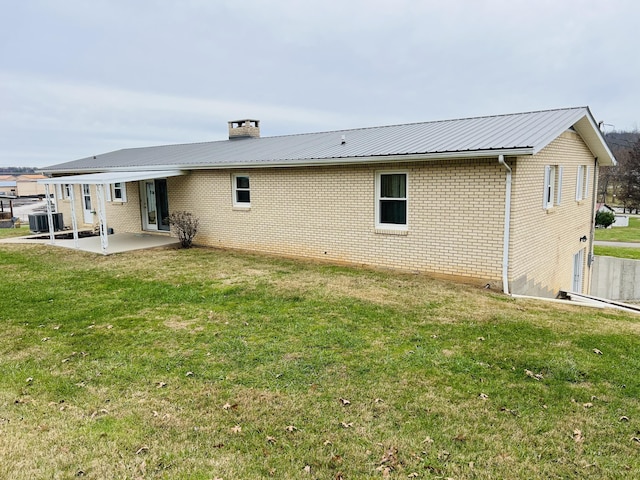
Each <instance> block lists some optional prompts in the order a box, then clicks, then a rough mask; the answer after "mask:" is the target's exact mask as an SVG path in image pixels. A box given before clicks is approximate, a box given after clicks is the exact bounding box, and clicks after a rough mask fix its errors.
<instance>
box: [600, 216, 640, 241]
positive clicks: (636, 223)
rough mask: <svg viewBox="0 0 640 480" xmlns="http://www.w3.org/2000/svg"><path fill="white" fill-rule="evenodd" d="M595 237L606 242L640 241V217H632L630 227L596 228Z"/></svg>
mask: <svg viewBox="0 0 640 480" xmlns="http://www.w3.org/2000/svg"><path fill="white" fill-rule="evenodd" d="M595 239H596V240H601V241H604V242H640V217H630V218H629V226H628V227H614V228H596V234H595Z"/></svg>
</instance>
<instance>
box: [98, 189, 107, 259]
mask: <svg viewBox="0 0 640 480" xmlns="http://www.w3.org/2000/svg"><path fill="white" fill-rule="evenodd" d="M96 194H97V196H98V208H97V210H98V223H99V227H100V245H101V247H102V254H103V255H106V254H107V247H108V246H109V238H108V237H107V215H106V205H105V198H104V185H102V184H98V185H96Z"/></svg>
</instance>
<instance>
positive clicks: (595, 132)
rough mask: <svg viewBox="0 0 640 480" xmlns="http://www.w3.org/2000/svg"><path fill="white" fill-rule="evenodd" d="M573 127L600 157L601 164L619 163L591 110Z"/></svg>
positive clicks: (613, 164) (596, 155)
mask: <svg viewBox="0 0 640 480" xmlns="http://www.w3.org/2000/svg"><path fill="white" fill-rule="evenodd" d="M573 128H575V130H576V132H578V134H579V135H580V136H581V137H582V139H583V140H584V142H585V143H586V144H587V146H588V147H589V150H591V152H592V153H593V155H594V156H595V157H597V158H598V163H599V164H600V165H601V166H615V165H617V164H618V162H617V161H616V157H614V155H613V153H612V152H611V150H610V149H609V146H608V145H607V142H606V141H605V139H604V136H603V135H602V132H601V131H600V128H599V127H598V125H597V124H596V122H595V120H594V118H593V116H592V115H591V112H589V115H585V116H584V117H583V118H581V119H580V120H578V121H577V122H576V123H575V124H574V126H573Z"/></svg>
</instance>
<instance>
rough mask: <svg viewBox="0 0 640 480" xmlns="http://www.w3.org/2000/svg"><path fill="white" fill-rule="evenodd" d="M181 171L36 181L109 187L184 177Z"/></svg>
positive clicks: (95, 175) (66, 177) (155, 171)
mask: <svg viewBox="0 0 640 480" xmlns="http://www.w3.org/2000/svg"><path fill="white" fill-rule="evenodd" d="M184 174H185V172H184V171H182V170H147V171H133V172H102V173H85V174H82V175H67V176H65V177H52V178H46V179H43V180H38V183H44V184H45V185H46V184H49V185H65V184H66V185H69V184H73V185H80V184H83V183H85V184H88V185H109V184H112V183H122V182H137V181H139V180H153V179H155V178H166V177H177V176H178V175H184Z"/></svg>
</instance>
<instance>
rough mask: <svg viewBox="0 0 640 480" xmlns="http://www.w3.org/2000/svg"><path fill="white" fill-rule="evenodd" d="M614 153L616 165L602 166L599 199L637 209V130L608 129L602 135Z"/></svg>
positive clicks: (639, 195) (639, 207) (639, 186)
mask: <svg viewBox="0 0 640 480" xmlns="http://www.w3.org/2000/svg"><path fill="white" fill-rule="evenodd" d="M604 138H605V140H606V141H607V145H609V149H611V152H612V153H613V155H614V156H615V157H616V160H617V161H618V165H616V166H615V167H601V168H600V178H599V180H598V201H599V202H602V203H612V204H613V205H616V206H620V207H623V208H624V211H625V212H627V211H628V212H629V213H634V212H635V213H638V212H639V211H640V132H639V131H637V130H636V131H633V132H615V131H614V132H609V133H606V134H605V135H604Z"/></svg>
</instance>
